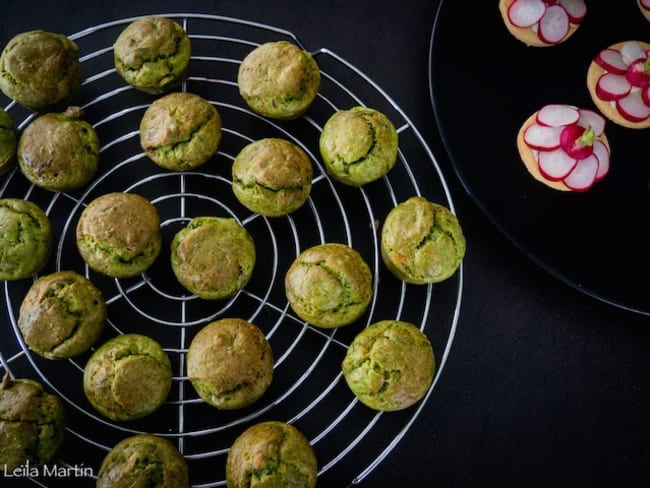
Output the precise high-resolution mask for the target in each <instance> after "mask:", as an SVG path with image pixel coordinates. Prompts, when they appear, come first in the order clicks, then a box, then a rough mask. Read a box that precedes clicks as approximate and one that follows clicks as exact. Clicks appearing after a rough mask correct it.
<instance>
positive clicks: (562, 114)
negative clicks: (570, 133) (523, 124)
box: [535, 103, 580, 127]
mask: <svg viewBox="0 0 650 488" xmlns="http://www.w3.org/2000/svg"><path fill="white" fill-rule="evenodd" d="M579 118H580V112H579V111H578V110H577V109H576V108H574V107H571V106H569V105H563V104H559V103H551V104H548V105H544V106H543V107H542V108H540V109H539V110H538V111H537V115H536V116H535V120H536V121H537V123H539V124H541V125H547V126H549V127H562V126H565V125H570V124H575V123H576V122H578V119H579Z"/></svg>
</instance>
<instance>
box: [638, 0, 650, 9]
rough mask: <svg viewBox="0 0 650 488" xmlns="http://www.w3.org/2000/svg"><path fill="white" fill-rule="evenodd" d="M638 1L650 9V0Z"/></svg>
mask: <svg viewBox="0 0 650 488" xmlns="http://www.w3.org/2000/svg"><path fill="white" fill-rule="evenodd" d="M640 3H641V6H642V7H643V8H644V9H646V10H650V0H641V2H640Z"/></svg>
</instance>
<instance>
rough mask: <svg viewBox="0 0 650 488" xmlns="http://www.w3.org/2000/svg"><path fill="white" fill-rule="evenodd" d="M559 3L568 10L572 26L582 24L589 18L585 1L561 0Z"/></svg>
mask: <svg viewBox="0 0 650 488" xmlns="http://www.w3.org/2000/svg"><path fill="white" fill-rule="evenodd" d="M559 3H560V5H561V6H562V7H564V10H566V13H567V14H568V15H569V20H570V22H571V23H572V24H580V23H581V22H582V21H583V20H584V18H585V17H586V16H587V5H586V4H585V2H584V1H583V0H560V2H559Z"/></svg>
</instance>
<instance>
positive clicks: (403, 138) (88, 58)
mask: <svg viewBox="0 0 650 488" xmlns="http://www.w3.org/2000/svg"><path fill="white" fill-rule="evenodd" d="M161 15H163V16H166V17H170V18H174V19H175V20H176V21H177V22H179V23H180V24H181V25H183V27H184V28H185V30H186V31H187V32H188V34H189V36H190V39H191V41H192V58H191V61H190V66H189V70H188V77H187V79H186V80H185V81H184V82H183V84H182V86H181V87H180V88H179V89H180V90H183V91H188V92H193V93H196V94H198V95H201V96H202V97H204V98H206V99H207V100H209V101H210V102H211V103H212V104H214V105H215V106H216V107H217V109H218V111H219V112H220V114H221V117H222V121H223V136H222V140H221V144H220V146H219V150H218V153H217V154H216V155H215V156H214V157H213V158H212V159H211V160H209V161H208V162H207V163H206V164H205V165H203V166H201V167H200V168H198V169H197V170H195V171H190V172H185V173H173V172H168V171H165V170H162V169H160V168H159V167H158V166H156V165H155V164H153V163H152V162H151V161H149V160H148V159H147V158H146V157H145V155H144V154H143V152H142V150H141V148H140V145H139V134H138V127H139V121H140V119H141V117H142V115H143V113H144V111H145V110H146V108H147V107H148V106H149V104H150V103H151V102H152V101H153V100H154V97H152V96H150V95H147V94H144V93H141V92H138V91H136V90H134V89H132V88H130V87H129V86H127V85H126V84H125V83H124V81H123V80H122V79H121V78H120V77H119V76H118V75H117V73H116V72H115V69H114V64H113V49H112V46H113V43H114V41H115V39H116V38H117V36H118V35H119V33H120V32H121V31H122V30H123V29H124V28H125V27H126V25H128V24H129V23H130V22H132V21H133V20H135V19H136V17H134V18H125V19H120V20H116V21H113V22H108V23H104V24H100V25H96V26H93V27H90V28H87V29H84V30H82V31H79V32H77V33H75V34H72V35H69V37H70V38H71V39H73V40H74V41H75V42H76V43H77V44H78V45H79V47H80V50H81V61H82V68H83V73H84V81H83V84H82V88H81V92H80V94H79V95H78V97H77V98H76V99H75V100H74V101H73V104H74V105H78V106H81V107H82V108H83V109H84V112H85V117H84V118H85V119H86V120H87V121H88V122H90V123H91V124H92V125H93V127H94V128H95V130H96V131H97V133H98V135H99V138H100V141H101V145H102V149H101V153H100V170H99V172H98V174H97V176H96V177H95V179H94V180H93V181H92V182H91V183H90V184H88V185H87V186H86V187H84V188H82V189H79V190H76V191H71V192H63V193H57V192H49V191H46V190H42V189H39V188H37V187H35V186H33V185H31V184H30V183H29V182H28V181H27V180H26V179H25V178H24V176H23V175H22V174H21V172H20V171H19V170H14V171H13V172H11V173H9V174H8V175H6V176H5V177H3V178H2V179H0V197H3V198H4V197H14V198H24V199H29V200H31V201H33V202H35V203H37V204H38V205H40V206H41V208H43V209H44V210H45V211H46V213H47V215H48V216H49V218H50V220H51V222H52V225H53V229H54V232H55V241H56V245H55V250H54V254H53V256H52V258H51V259H50V262H49V263H48V265H47V266H46V268H45V269H44V270H42V271H41V273H40V275H44V274H49V273H51V272H54V271H58V270H75V271H77V272H79V273H81V274H83V275H85V276H86V277H88V278H89V279H90V280H91V281H93V283H95V284H96V285H97V286H98V287H99V288H100V289H101V290H102V293H103V295H104V298H105V301H106V304H107V309H108V319H107V326H106V328H105V332H104V335H103V337H102V339H101V340H100V342H102V341H104V340H106V339H108V338H110V337H113V336H115V335H117V334H122V333H127V332H138V333H142V334H146V335H149V336H151V337H152V338H154V339H155V340H157V341H158V342H159V343H160V344H161V345H162V346H163V348H164V349H165V351H166V352H167V353H168V354H169V356H170V359H171V362H172V366H173V370H174V381H173V386H172V391H171V393H170V396H169V398H168V400H167V402H166V403H165V404H164V405H163V406H162V407H161V408H160V410H158V411H157V412H155V413H154V414H152V415H150V416H148V417H145V418H143V419H140V420H136V421H132V422H112V421H109V420H107V419H105V418H103V417H101V416H100V415H99V414H98V413H97V412H96V411H94V410H93V408H92V407H91V406H90V405H89V403H88V402H87V400H86V398H85V397H84V395H83V389H82V374H83V368H84V365H85V363H86V361H87V359H88V357H89V355H90V354H91V352H92V351H89V352H88V353H87V354H84V355H82V356H79V357H76V358H73V359H69V360H62V361H51V360H46V359H43V358H40V357H39V356H37V355H35V354H33V353H32V352H31V351H30V350H29V349H27V347H26V346H25V344H24V342H23V340H22V337H21V334H20V332H19V330H18V328H17V325H16V322H17V318H18V310H19V307H20V303H21V301H22V299H23V297H24V295H25V293H26V292H27V290H28V288H29V286H30V285H31V284H32V283H33V280H31V279H30V280H22V281H18V282H5V283H4V284H3V285H2V294H3V296H4V300H3V302H2V308H3V310H2V313H3V315H4V318H5V320H2V321H1V322H0V337H2V340H1V342H0V373H2V374H4V373H5V372H9V373H10V374H11V375H12V376H14V377H29V378H33V379H36V380H39V381H41V382H42V383H43V384H44V385H45V386H46V388H47V389H48V390H50V391H53V392H55V393H57V394H58V395H59V396H60V397H61V398H62V400H63V402H64V404H65V408H66V412H67V429H66V436H65V440H64V443H63V446H62V447H61V449H60V451H59V453H58V455H57V459H56V462H57V463H58V464H59V465H60V466H62V467H67V468H73V469H72V470H70V471H69V473H72V474H73V475H74V473H82V475H81V476H79V477H78V478H77V479H75V480H74V486H86V484H87V486H94V482H95V478H96V474H97V471H98V469H99V465H100V464H101V461H102V459H103V458H104V456H105V455H106V454H107V453H108V451H109V450H110V449H111V447H112V446H113V445H115V444H116V443H117V442H118V441H120V440H121V439H123V438H125V437H127V436H130V435H134V434H136V433H139V432H152V433H155V434H157V435H160V436H162V437H165V438H167V439H169V440H171V441H172V442H173V443H174V444H175V445H176V446H177V447H178V449H179V450H180V452H181V453H182V454H183V455H184V457H185V459H186V460H187V462H188V465H189V470H190V482H191V484H192V486H195V487H216V486H225V484H226V483H225V460H226V456H227V453H228V449H229V447H230V445H231V444H232V442H233V441H234V439H235V438H236V437H237V436H238V435H239V434H240V433H241V432H242V431H244V430H245V429H246V428H247V427H249V426H250V425H252V424H254V423H257V422H261V421H265V420H272V419H273V420H282V421H285V422H290V423H292V424H293V425H295V426H296V427H297V428H298V429H299V430H301V431H302V432H303V433H304V434H305V435H306V436H307V437H308V439H309V440H310V441H311V443H312V445H313V446H314V450H315V452H316V455H317V458H318V463H319V482H318V483H319V486H336V487H341V486H351V485H356V484H360V483H362V481H363V479H364V478H365V477H366V476H367V475H368V474H369V473H370V472H371V471H372V470H373V469H374V468H375V467H376V466H377V465H379V464H380V463H381V461H382V460H383V459H385V457H386V456H388V455H389V454H390V452H391V451H392V450H393V449H394V447H395V446H396V445H397V444H398V442H400V440H402V438H403V437H404V435H405V434H406V432H407V431H408V429H409V428H410V427H411V426H412V425H413V424H414V422H415V421H416V419H417V417H418V416H419V415H435V411H436V405H435V400H432V399H431V397H432V396H434V395H433V391H434V389H435V386H436V384H437V382H438V379H439V378H440V375H441V373H442V371H443V367H444V365H445V362H446V360H447V356H448V354H449V352H450V349H451V346H452V342H453V338H454V333H455V329H456V324H457V320H458V314H459V310H460V304H461V294H462V267H461V269H460V270H459V271H458V272H457V273H456V274H455V275H454V276H453V277H452V278H450V279H449V280H447V281H445V282H443V283H440V284H436V285H430V286H416V285H406V284H404V283H403V282H401V281H399V280H397V279H396V278H394V277H393V276H392V275H390V273H388V271H387V270H386V269H385V268H384V266H383V263H382V261H381V256H380V251H379V236H380V229H381V222H382V221H383V219H384V218H385V216H386V214H387V213H388V212H389V211H390V210H391V209H392V208H393V207H394V206H395V205H396V204H397V203H399V202H401V201H404V200H406V199H407V198H409V197H411V196H414V195H422V196H425V197H427V198H429V199H430V200H432V201H436V202H438V203H441V204H443V205H446V206H448V207H449V208H450V209H451V210H452V211H453V210H454V206H453V202H452V198H451V195H450V194H449V190H448V188H447V184H446V182H445V179H444V177H443V174H442V173H441V171H440V168H439V167H438V164H437V162H436V160H435V158H434V156H433V154H432V153H431V151H430V149H429V148H428V146H427V145H426V143H425V142H424V140H423V138H422V136H421V135H420V133H419V132H418V131H417V129H416V128H415V127H414V126H413V124H412V123H411V121H410V120H409V119H408V117H407V116H406V115H405V114H404V112H403V111H402V110H401V109H400V107H398V105H397V104H396V103H395V102H394V101H393V99H391V98H390V97H389V96H388V95H387V94H386V93H385V92H384V91H383V90H382V89H381V87H380V86H379V85H378V84H377V83H375V82H374V81H373V80H371V79H370V78H368V77H367V76H366V75H365V74H364V73H362V72H361V71H360V70H359V69H358V68H356V67H355V66H354V65H352V64H350V63H349V62H347V61H346V60H345V59H344V58H342V57H341V56H339V55H337V54H335V53H334V52H331V51H329V50H328V49H318V50H315V51H311V52H312V54H313V55H314V57H315V59H316V61H317V62H318V64H319V66H320V68H321V77H322V84H321V90H320V93H319V94H318V97H317V99H316V101H315V102H314V104H313V105H312V107H311V108H310V110H309V111H308V113H307V114H306V115H305V116H303V117H301V118H300V119H299V120H296V121H292V122H281V123H279V122H276V121H272V120H269V119H265V118H263V117H260V116H258V115H256V114H254V113H253V112H251V111H250V110H249V109H248V108H247V107H246V105H245V104H244V103H243V100H242V99H241V97H240V96H239V92H238V89H237V83H236V79H237V70H238V67H239V64H240V62H241V60H242V59H243V58H244V56H245V55H246V54H248V52H250V51H251V50H252V49H253V48H255V47H256V46H258V45H259V44H260V43H262V42H266V41H275V40H280V39H287V40H290V41H292V42H294V43H296V44H298V45H300V46H301V47H303V48H305V49H308V48H307V47H305V46H304V45H303V44H302V43H301V41H300V40H299V39H298V37H297V36H296V35H294V34H293V33H291V32H288V31H286V30H283V29H279V28H276V27H273V26H269V25H263V24H259V23H255V22H249V21H245V20H241V19H235V18H230V17H221V16H213V15H203V14H194V13H191V14H188V13H171V14H161ZM355 105H366V106H371V107H374V108H376V109H378V110H380V111H382V112H384V113H385V114H386V115H387V116H388V117H389V118H390V119H391V120H392V121H393V123H394V124H395V126H396V127H397V129H398V132H399V137H400V144H399V155H398V161H397V164H396V166H395V168H394V169H393V170H391V172H390V173H389V174H388V175H387V176H386V177H384V178H383V179H381V180H378V181H376V182H373V183H371V184H368V185H365V186H364V187H361V188H352V187H347V186H344V185H341V184H339V183H337V182H334V181H333V180H331V179H330V178H329V177H328V176H327V174H326V173H325V171H324V169H323V166H322V164H321V161H320V156H319V153H318V138H319V135H320V131H321V128H322V126H323V124H324V123H325V121H326V120H327V119H328V118H329V117H330V116H331V115H332V114H333V113H334V111H335V110H337V109H347V108H350V107H352V106H355ZM5 110H6V111H7V112H8V113H9V115H10V116H11V117H12V119H13V120H14V121H15V122H16V124H17V125H18V126H19V128H21V129H22V128H24V127H25V126H26V125H27V124H29V122H30V121H31V120H32V119H33V117H34V114H32V113H31V112H29V111H26V110H25V109H23V108H22V107H20V106H18V105H17V104H15V103H14V102H11V101H8V102H7V105H6V107H5ZM263 137H282V138H286V139H288V140H290V141H292V142H294V143H296V144H298V145H300V146H301V147H302V148H303V149H304V150H305V151H306V152H307V154H308V155H309V156H310V158H311V161H312V164H313V166H314V179H313V186H312V192H311V195H310V198H309V199H308V201H307V203H306V204H305V205H304V206H303V207H302V208H301V209H299V210H298V211H296V212H295V213H293V214H291V215H290V216H286V217H279V218H266V217H263V216H260V215H258V214H253V213H251V212H250V211H248V210H247V209H245V208H244V207H243V206H242V205H241V204H239V202H238V201H237V200H236V199H235V197H234V196H233V193H232V189H231V174H230V171H231V164H232V161H233V159H234V157H235V156H236V155H237V153H238V152H239V151H240V150H241V149H242V148H243V147H244V146H245V145H246V144H248V143H250V142H252V141H254V140H257V139H260V138H263ZM111 191H129V192H134V193H139V194H141V195H143V196H145V197H147V198H148V199H149V200H150V201H151V202H152V203H153V204H154V205H155V206H156V207H157V209H158V212H159V214H160V216H161V226H162V231H163V238H164V248H163V252H162V254H161V256H160V257H159V258H158V260H157V261H156V262H155V263H154V265H153V266H152V267H151V268H150V269H149V270H148V271H147V272H146V273H144V274H142V275H139V276H138V277H135V278H131V279H113V278H108V277H105V276H102V275H99V274H97V273H95V272H93V271H92V270H90V269H89V268H88V267H87V266H86V265H85V263H84V262H83V261H82V259H81V257H80V256H79V254H78V252H77V249H76V245H75V227H76V222H77V220H78V218H79V215H80V213H81V212H82V210H83V209H84V207H85V206H86V205H87V204H88V203H89V202H90V201H91V200H93V199H94V198H96V197H98V196H100V195H101V194H104V193H108V192H111ZM199 215H216V216H222V217H232V218H234V219H236V220H237V221H238V222H240V223H241V224H242V225H244V226H245V227H246V228H247V230H248V231H249V232H250V234H251V235H252V237H253V239H254V241H255V245H256V249H257V263H256V266H255V269H254V272H253V276H252V278H251V280H250V282H249V283H248V285H247V286H246V288H245V289H244V290H242V291H241V292H239V293H238V294H237V295H235V296H234V297H232V298H230V299H226V300H220V301H205V300H201V299H198V298H197V297H195V296H193V295H191V294H189V293H188V292H186V291H185V290H184V289H183V288H182V287H181V286H180V285H179V284H178V282H177V281H176V279H175V277H174V275H173V273H172V271H171V266H170V264H169V250H168V249H169V243H170V242H171V239H172V237H173V235H174V234H175V233H176V232H177V231H178V230H179V229H180V228H182V227H183V226H184V225H185V224H186V223H187V222H188V221H189V220H190V219H191V218H192V217H195V216H199ZM324 242H342V243H345V244H348V245H350V246H352V247H354V248H355V249H356V250H358V251H359V252H360V253H361V254H362V255H363V256H364V258H365V259H366V261H367V262H368V263H369V265H370V267H371V269H372V271H373V275H374V297H373V300H372V302H371V304H370V306H369V309H368V311H367V313H366V314H365V315H364V316H363V317H362V318H361V319H359V320H358V321H357V322H356V323H355V324H352V325H349V326H346V327H343V328H340V329H334V330H321V329H316V328H314V327H311V326H310V325H308V324H306V323H304V322H303V321H302V320H300V319H299V318H298V317H297V316H295V315H294V314H293V313H292V311H291V309H290V307H289V305H288V303H287V300H286V297H285V295H284V284H283V282H284V274H285V272H286V270H287V269H288V267H289V265H290V264H291V262H292V261H293V259H294V258H295V257H296V256H297V255H298V254H299V253H300V252H301V251H302V250H304V249H306V248H308V247H311V246H313V245H316V244H320V243H324ZM222 317H240V318H244V319H246V320H248V321H250V322H253V323H254V324H256V325H257V326H258V327H260V329H262V330H263V331H264V333H265V334H266V336H267V338H268V340H269V342H270V344H271V347H272V349H273V353H274V357H275V370H274V378H273V383H272V385H271V387H270V388H269V389H268V390H267V392H266V393H265V395H264V396H263V397H262V398H261V399H260V400H258V401H257V402H256V403H255V404H253V405H251V406H249V407H246V408H243V409H241V410H234V411H221V410H217V409H215V408H214V407H210V406H209V405H206V404H205V403H204V402H202V401H201V400H200V399H199V397H198V395H197V394H196V393H195V391H194V390H193V388H192V386H191V384H190V383H189V380H188V379H187V376H186V370H185V355H186V352H187V348H188V346H189V343H190V342H191V339H192V338H193V336H194V334H196V332H197V331H198V330H199V329H200V328H201V327H202V326H203V325H206V324H207V323H209V322H210V321H213V320H217V319H219V318H222ZM382 319H400V320H406V321H409V322H412V323H414V324H416V325H418V326H419V327H420V328H421V329H422V330H423V331H424V332H425V333H426V334H427V336H428V337H429V339H430V340H431V342H432V345H433V348H434V353H435V355H436V361H437V372H436V376H435V378H434V382H433V385H432V387H431V389H430V390H429V392H428V393H427V395H426V397H425V398H424V399H423V400H422V401H421V402H419V403H418V404H416V405H414V406H413V407H411V408H409V409H406V410H403V411H400V412H390V413H379V412H375V411H373V410H371V409H369V408H368V407H365V406H364V405H363V404H361V403H360V402H358V401H357V400H356V399H355V398H354V396H353V395H352V393H351V392H350V391H349V389H348V388H347V386H346V384H345V381H344V379H343V377H342V376H341V371H340V364H341V361H342V360H343V357H344V355H345V352H346V349H347V346H348V344H349V343H350V342H351V340H352V339H353V337H354V336H355V335H356V334H357V333H358V332H359V331H360V330H361V329H362V328H363V327H365V326H366V325H368V324H370V323H372V322H375V321H378V320H382ZM405 466H406V465H405ZM75 469H77V471H75ZM32 481H33V482H34V483H35V484H36V485H40V486H70V483H71V480H70V479H69V478H68V479H56V478H55V477H53V476H37V477H35V478H32Z"/></svg>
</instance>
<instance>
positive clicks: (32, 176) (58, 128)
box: [17, 107, 99, 191]
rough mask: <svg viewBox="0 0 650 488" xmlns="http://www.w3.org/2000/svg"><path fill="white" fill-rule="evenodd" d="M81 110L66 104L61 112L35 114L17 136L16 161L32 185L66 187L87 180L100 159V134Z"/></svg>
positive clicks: (46, 187)
mask: <svg viewBox="0 0 650 488" xmlns="http://www.w3.org/2000/svg"><path fill="white" fill-rule="evenodd" d="M82 117H83V110H82V109H81V108H79V107H68V109H67V110H66V111H65V112H63V113H47V114H43V115H41V116H39V117H36V118H35V119H34V120H33V121H32V122H31V123H30V124H29V125H28V126H27V127H25V130H23V133H22V134H21V136H20V139H19V140H18V151H17V154H18V164H19V166H20V169H21V170H22V172H23V174H24V175H25V177H26V178H27V179H28V180H29V181H31V182H32V183H34V185H36V186H38V187H40V188H45V189H46V190H52V191H67V190H73V189H76V188H80V187H82V186H83V185H85V184H86V183H88V182H89V181H90V180H91V179H92V177H93V176H95V173H96V172H97V167H98V163H99V138H98V137H97V133H96V132H95V129H94V128H93V126H92V125H90V124H89V123H88V122H86V121H85V120H83V119H82Z"/></svg>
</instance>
